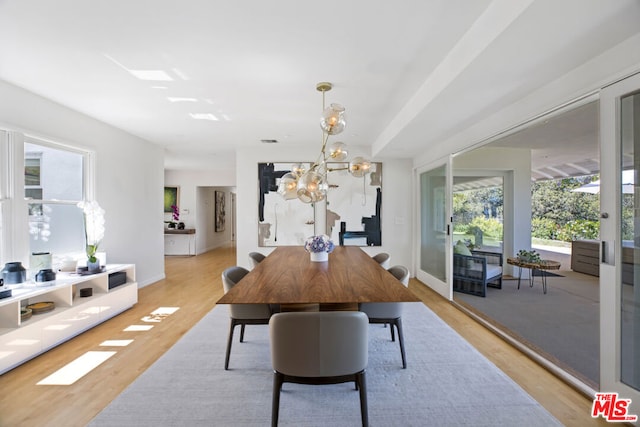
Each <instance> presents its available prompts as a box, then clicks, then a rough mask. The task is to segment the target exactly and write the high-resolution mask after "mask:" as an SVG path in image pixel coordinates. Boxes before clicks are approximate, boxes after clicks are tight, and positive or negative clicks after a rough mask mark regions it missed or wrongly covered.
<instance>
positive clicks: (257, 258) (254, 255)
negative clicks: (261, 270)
mask: <svg viewBox="0 0 640 427" xmlns="http://www.w3.org/2000/svg"><path fill="white" fill-rule="evenodd" d="M265 258H266V256H265V255H263V254H261V253H260V252H249V262H250V263H251V268H255V267H256V265H258V264H260V263H261V262H262V260H263V259H265Z"/></svg>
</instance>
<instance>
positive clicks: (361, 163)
mask: <svg viewBox="0 0 640 427" xmlns="http://www.w3.org/2000/svg"><path fill="white" fill-rule="evenodd" d="M370 170H371V162H370V161H368V160H366V159H365V158H364V157H356V158H354V159H353V160H351V161H350V162H349V173H350V174H351V175H353V176H355V177H357V178H360V177H363V176H365V175H366V174H368V173H369V171H370Z"/></svg>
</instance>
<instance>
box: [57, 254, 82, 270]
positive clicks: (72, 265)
mask: <svg viewBox="0 0 640 427" xmlns="http://www.w3.org/2000/svg"><path fill="white" fill-rule="evenodd" d="M77 267H78V261H76V260H75V259H73V258H71V257H66V258H64V259H63V260H62V265H61V266H60V271H69V272H74V271H76V268H77Z"/></svg>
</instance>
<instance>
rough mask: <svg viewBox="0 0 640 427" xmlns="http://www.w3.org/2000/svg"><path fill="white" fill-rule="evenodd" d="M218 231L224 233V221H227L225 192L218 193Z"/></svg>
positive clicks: (216, 215)
mask: <svg viewBox="0 0 640 427" xmlns="http://www.w3.org/2000/svg"><path fill="white" fill-rule="evenodd" d="M215 197H216V206H215V208H216V212H215V217H216V231H224V221H225V213H224V191H216V192H215Z"/></svg>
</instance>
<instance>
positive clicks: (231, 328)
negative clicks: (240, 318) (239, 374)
mask: <svg viewBox="0 0 640 427" xmlns="http://www.w3.org/2000/svg"><path fill="white" fill-rule="evenodd" d="M235 327H236V321H235V320H234V319H231V320H230V323H229V339H227V355H226V356H225V358H224V370H225V371H226V370H228V369H229V358H230V357H231V343H232V342H233V329H234V328H235Z"/></svg>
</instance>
